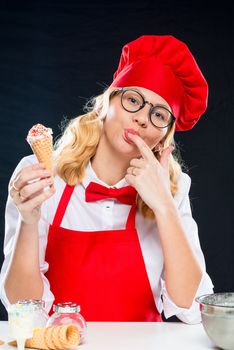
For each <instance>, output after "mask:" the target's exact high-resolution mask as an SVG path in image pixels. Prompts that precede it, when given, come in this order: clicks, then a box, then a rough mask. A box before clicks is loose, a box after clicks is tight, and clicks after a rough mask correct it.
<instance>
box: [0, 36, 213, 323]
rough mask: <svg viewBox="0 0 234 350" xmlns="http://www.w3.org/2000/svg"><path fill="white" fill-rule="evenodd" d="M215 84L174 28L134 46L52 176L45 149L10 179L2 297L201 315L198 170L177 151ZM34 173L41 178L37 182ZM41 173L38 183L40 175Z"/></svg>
mask: <svg viewBox="0 0 234 350" xmlns="http://www.w3.org/2000/svg"><path fill="white" fill-rule="evenodd" d="M207 93H208V88H207V83H206V81H205V79H204V77H203V75H202V73H201V71H200V70H199V68H198V66H197V63H196V61H195V59H194V57H193V56H192V54H191V52H190V51H189V49H188V47H187V46H186V45H185V44H184V43H183V42H181V41H179V40H178V39H176V38H174V37H173V36H167V35H165V36H154V35H152V36H150V35H149V36H142V37H140V38H138V39H136V40H134V41H132V42H130V43H128V44H126V45H125V46H124V47H123V50H122V55H121V58H120V63H119V66H118V69H117V71H116V72H115V74H114V79H113V82H112V84H111V85H110V86H109V88H108V89H107V90H106V91H105V92H104V93H103V94H102V95H100V96H98V97H97V98H96V99H94V100H93V104H92V106H91V107H90V109H89V111H88V112H87V113H86V114H85V115H83V116H80V117H79V118H75V119H74V120H73V121H71V123H70V124H69V125H68V126H67V128H66V130H65V132H64V134H63V135H62V137H61V139H60V140H59V141H58V142H57V145H56V147H55V149H56V150H55V169H56V174H57V175H56V176H55V190H54V187H53V186H51V187H49V189H48V185H51V183H52V178H51V174H50V173H48V172H47V171H46V170H45V167H44V165H43V164H37V162H36V159H35V157H34V156H29V157H26V158H24V159H23V160H22V161H21V162H20V163H19V165H18V167H17V168H16V170H15V172H14V174H13V176H12V179H11V181H10V195H9V199H8V202H7V208H6V236H5V261H4V264H3V267H2V272H1V284H2V292H1V299H2V301H3V303H4V305H5V306H6V307H7V305H8V303H13V302H16V301H17V300H19V299H25V298H34V299H41V298H43V299H44V300H45V301H46V305H47V310H48V311H49V310H50V308H51V305H52V303H53V302H61V301H75V302H77V303H79V304H80V305H81V308H82V314H83V316H84V317H85V318H86V320H88V321H161V313H162V311H164V314H165V316H166V317H170V316H172V315H177V317H178V318H179V319H180V320H182V321H184V322H186V323H197V322H200V312H199V306H198V304H197V303H196V301H195V297H196V296H198V295H200V294H205V293H211V292H212V291H213V285H212V282H211V280H210V278H209V276H208V275H207V273H206V268H205V262H204V257H203V253H202V251H201V248H200V244H199V238H198V233H197V225H196V223H195V221H194V220H193V218H192V215H191V210H190V204H189V196H188V193H189V188H190V183H191V181H190V178H189V177H188V175H186V174H185V173H183V172H182V171H181V167H180V165H179V163H178V161H177V160H176V158H175V157H174V156H173V155H172V152H173V150H174V148H175V145H174V140H173V136H174V132H175V130H188V129H191V128H192V127H193V126H194V125H195V124H196V122H197V121H198V119H199V118H200V116H201V115H202V114H203V113H204V111H205V109H206V105H207ZM32 180H33V181H32ZM35 180H37V181H35Z"/></svg>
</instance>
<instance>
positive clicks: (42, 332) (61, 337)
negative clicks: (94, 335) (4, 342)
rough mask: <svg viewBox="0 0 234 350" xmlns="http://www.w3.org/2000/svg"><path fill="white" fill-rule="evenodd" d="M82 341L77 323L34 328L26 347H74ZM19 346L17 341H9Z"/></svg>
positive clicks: (54, 348) (49, 349)
mask: <svg viewBox="0 0 234 350" xmlns="http://www.w3.org/2000/svg"><path fill="white" fill-rule="evenodd" d="M79 343H80V333H79V330H78V328H77V327H76V326H75V325H72V324H68V325H63V326H51V327H47V328H37V329H34V332H33V337H32V338H30V339H27V340H26V342H25V347H26V348H34V349H42V350H58V349H61V350H67V349H74V348H76V347H77V346H78V345H79ZM8 344H9V345H13V346H17V343H16V341H10V342H8Z"/></svg>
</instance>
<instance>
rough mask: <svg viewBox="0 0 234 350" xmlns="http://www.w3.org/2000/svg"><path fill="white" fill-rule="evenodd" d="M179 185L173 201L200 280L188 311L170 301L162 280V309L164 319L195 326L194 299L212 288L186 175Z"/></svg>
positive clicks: (197, 313) (198, 317)
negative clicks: (193, 215)
mask: <svg viewBox="0 0 234 350" xmlns="http://www.w3.org/2000/svg"><path fill="white" fill-rule="evenodd" d="M179 185H180V187H181V191H179V193H178V195H176V196H175V201H176V202H177V205H178V210H179V213H180V218H181V222H182V225H183V228H184V230H185V233H186V235H187V237H188V240H189V243H190V245H191V247H192V250H193V252H194V255H195V257H196V259H197V261H198V263H199V265H200V267H201V270H202V279H201V282H200V284H199V287H198V289H197V292H196V295H195V297H194V300H193V303H192V305H191V307H190V308H189V309H187V308H181V307H178V306H177V305H176V304H175V303H174V302H173V301H172V300H171V298H170V297H169V295H168V293H167V290H166V287H165V281H164V280H163V279H162V282H163V292H162V298H163V309H164V315H165V317H166V318H169V317H171V316H173V315H176V317H177V318H178V319H180V320H181V321H182V322H185V323H189V324H195V323H199V322H201V313H200V306H199V304H198V303H197V302H196V301H195V298H196V297H198V296H199V295H202V294H208V293H213V292H214V291H213V288H214V286H213V283H212V281H211V279H210V277H209V275H208V274H207V272H206V264H205V259H204V255H203V252H202V250H201V246H200V241H199V236H198V228H197V224H196V222H195V220H194V219H193V217H192V213H191V206H190V200H189V190H190V186H191V179H190V177H189V176H188V175H187V174H184V173H182V176H181V179H180V182H179Z"/></svg>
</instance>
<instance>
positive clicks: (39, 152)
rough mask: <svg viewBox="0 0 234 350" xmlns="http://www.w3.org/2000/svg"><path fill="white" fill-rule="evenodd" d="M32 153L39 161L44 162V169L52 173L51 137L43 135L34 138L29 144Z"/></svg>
mask: <svg viewBox="0 0 234 350" xmlns="http://www.w3.org/2000/svg"><path fill="white" fill-rule="evenodd" d="M31 147H32V150H33V153H34V154H35V155H36V157H37V159H38V161H39V162H41V163H44V164H45V166H46V169H47V170H48V171H50V172H51V173H53V162H52V154H53V141H52V138H49V137H45V138H43V139H41V140H36V141H34V142H33V144H32V145H31Z"/></svg>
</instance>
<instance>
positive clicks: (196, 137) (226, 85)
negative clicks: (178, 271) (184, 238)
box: [0, 0, 234, 319]
mask: <svg viewBox="0 0 234 350" xmlns="http://www.w3.org/2000/svg"><path fill="white" fill-rule="evenodd" d="M216 6H217V5H214V4H211V5H210V6H208V5H205V4H204V2H203V4H202V3H198V2H196V3H191V2H190V1H174V2H173V1H168V0H164V1H160V2H159V1H147V0H144V1H142V0H141V1H140V0H135V1H133V0H130V1H128V0H125V1H124V0H119V1H115V2H113V3H112V4H111V2H110V1H105V0H101V1H97V3H96V0H95V1H94V0H93V1H78V0H77V1H76V0H74V1H72V0H61V1H59V0H58V1H52V0H48V1H46V2H44V1H33V0H32V1H20V0H19V1H15V2H13V1H0V72H1V74H0V121H1V133H2V134H1V138H0V150H1V153H0V183H1V186H0V196H1V198H0V237H1V242H0V243H1V247H2V244H3V240H4V210H5V201H6V197H7V183H8V180H9V177H10V175H11V173H12V171H13V170H14V168H15V166H16V164H17V163H18V161H19V160H20V159H21V158H22V157H23V156H25V155H28V154H29V153H31V151H30V148H29V146H28V145H27V143H26V141H25V137H26V134H27V131H28V129H29V128H30V127H31V126H32V125H33V124H35V123H38V122H40V123H42V124H45V125H47V126H50V127H52V129H53V131H54V136H55V137H57V136H58V135H59V133H60V129H59V126H60V123H61V120H63V118H64V117H66V118H71V117H74V116H76V115H78V114H79V113H81V112H82V106H83V104H84V102H85V101H86V99H87V98H88V97H91V96H93V95H96V94H99V93H101V92H102V91H103V89H104V87H105V86H106V85H108V84H109V83H110V82H111V81H112V75H113V73H114V71H115V69H116V67H117V64H118V60H119V56H120V53H121V47H122V45H123V44H125V43H126V42H128V41H131V40H133V39H135V38H136V37H138V36H140V35H143V34H172V35H174V36H176V37H178V38H179V39H181V40H183V41H185V42H186V43H187V44H188V46H189V47H190V49H191V51H192V52H193V54H194V55H195V57H196V59H197V61H198V63H199V66H200V67H201V70H202V71H203V73H204V75H205V77H206V78H207V80H208V83H209V107H208V109H207V112H206V113H205V115H204V116H202V118H201V120H200V122H199V123H198V124H197V125H196V126H195V127H194V129H193V130H191V131H188V132H186V133H177V135H176V141H177V143H178V144H179V146H180V149H181V155H182V158H183V159H184V161H185V163H186V165H187V167H188V169H189V175H190V176H191V177H192V187H191V192H190V195H191V202H192V208H193V215H194V218H195V219H196V221H197V223H198V225H199V236H200V241H201V246H202V249H203V251H204V254H205V258H206V263H207V270H208V273H209V274H210V276H211V278H212V280H213V283H214V285H215V291H216V292H219V291H234V275H233V272H232V267H233V266H234V255H233V243H234V240H233V234H234V230H233V225H232V222H233V209H234V204H233V164H232V152H233V146H234V141H233V123H234V118H233V116H234V111H233V101H234V99H233V94H234V59H233V53H234V47H233V46H234V30H233V20H232V17H233V13H232V10H231V8H229V7H228V5H227V4H225V2H224V1H222V4H219V5H218V6H217V7H216ZM2 260H3V252H2V248H1V253H0V266H1V263H2ZM0 318H1V319H5V318H6V312H5V310H4V308H3V307H0Z"/></svg>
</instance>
